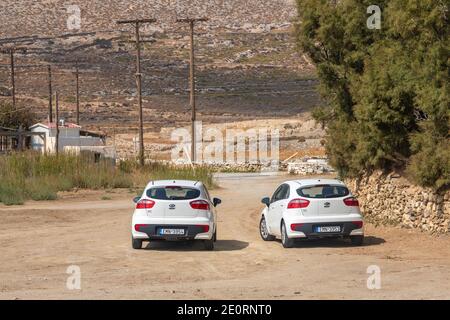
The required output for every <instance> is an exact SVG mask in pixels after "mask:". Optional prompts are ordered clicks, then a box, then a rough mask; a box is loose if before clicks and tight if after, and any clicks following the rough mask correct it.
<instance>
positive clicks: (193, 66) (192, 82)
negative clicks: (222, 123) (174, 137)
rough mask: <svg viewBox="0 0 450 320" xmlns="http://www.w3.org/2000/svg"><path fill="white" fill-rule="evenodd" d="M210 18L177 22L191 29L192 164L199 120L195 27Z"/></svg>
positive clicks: (186, 19) (187, 19)
mask: <svg viewBox="0 0 450 320" xmlns="http://www.w3.org/2000/svg"><path fill="white" fill-rule="evenodd" d="M205 21H208V18H197V19H191V18H185V19H177V22H180V23H188V24H189V27H190V54H189V58H190V70H189V84H190V85H189V87H190V105H191V162H192V163H195V162H196V160H197V159H196V138H197V137H196V134H195V121H196V120H197V115H196V105H195V49H194V25H195V23H196V22H205Z"/></svg>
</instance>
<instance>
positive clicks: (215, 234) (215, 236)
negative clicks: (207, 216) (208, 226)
mask: <svg viewBox="0 0 450 320" xmlns="http://www.w3.org/2000/svg"><path fill="white" fill-rule="evenodd" d="M213 239H214V242H216V241H217V227H216V230H215V231H214V237H213Z"/></svg>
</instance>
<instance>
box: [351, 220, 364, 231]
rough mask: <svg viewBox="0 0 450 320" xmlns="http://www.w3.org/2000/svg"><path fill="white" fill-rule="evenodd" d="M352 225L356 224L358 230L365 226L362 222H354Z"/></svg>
mask: <svg viewBox="0 0 450 320" xmlns="http://www.w3.org/2000/svg"><path fill="white" fill-rule="evenodd" d="M352 223H353V224H354V226H355V227H356V229H361V228H362V227H363V225H364V223H363V222H362V221H353V222H352Z"/></svg>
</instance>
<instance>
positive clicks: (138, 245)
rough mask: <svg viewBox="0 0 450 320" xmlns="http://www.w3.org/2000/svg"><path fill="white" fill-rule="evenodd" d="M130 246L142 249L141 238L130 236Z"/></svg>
mask: <svg viewBox="0 0 450 320" xmlns="http://www.w3.org/2000/svg"><path fill="white" fill-rule="evenodd" d="M131 246H132V247H133V249H135V250H138V249H142V240H139V239H134V238H131Z"/></svg>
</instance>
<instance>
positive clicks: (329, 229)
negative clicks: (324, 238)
mask: <svg viewBox="0 0 450 320" xmlns="http://www.w3.org/2000/svg"><path fill="white" fill-rule="evenodd" d="M316 232H319V233H327V232H341V227H340V226H331V227H316Z"/></svg>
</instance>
